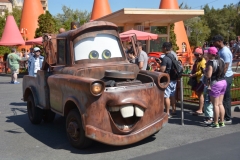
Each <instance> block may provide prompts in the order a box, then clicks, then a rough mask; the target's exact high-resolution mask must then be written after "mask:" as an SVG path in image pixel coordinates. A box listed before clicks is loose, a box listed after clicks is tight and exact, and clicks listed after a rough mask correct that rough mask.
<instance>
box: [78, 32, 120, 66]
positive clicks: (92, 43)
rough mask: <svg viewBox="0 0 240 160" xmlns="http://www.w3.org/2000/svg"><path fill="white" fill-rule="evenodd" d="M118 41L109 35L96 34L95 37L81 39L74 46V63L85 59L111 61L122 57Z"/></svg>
mask: <svg viewBox="0 0 240 160" xmlns="http://www.w3.org/2000/svg"><path fill="white" fill-rule="evenodd" d="M120 46H121V45H120V44H119V42H118V39H117V37H116V36H114V35H110V34H98V35H96V36H95V37H87V38H84V39H81V40H80V41H78V42H76V43H75V44H74V58H75V61H78V60H84V59H85V60H87V59H91V60H94V59H102V60H107V59H112V58H118V57H122V56H123V55H122V52H121V48H120Z"/></svg>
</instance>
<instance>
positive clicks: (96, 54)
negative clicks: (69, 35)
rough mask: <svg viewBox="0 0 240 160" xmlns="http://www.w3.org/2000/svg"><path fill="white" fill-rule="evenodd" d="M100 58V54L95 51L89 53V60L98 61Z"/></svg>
mask: <svg viewBox="0 0 240 160" xmlns="http://www.w3.org/2000/svg"><path fill="white" fill-rule="evenodd" d="M98 57H99V53H98V52H97V51H95V50H93V51H91V52H90V53H89V59H98Z"/></svg>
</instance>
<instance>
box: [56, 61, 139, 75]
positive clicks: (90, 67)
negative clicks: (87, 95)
mask: <svg viewBox="0 0 240 160" xmlns="http://www.w3.org/2000/svg"><path fill="white" fill-rule="evenodd" d="M106 70H117V71H130V72H134V74H135V77H136V76H137V74H138V73H139V68H138V66H137V65H136V64H132V63H126V62H115V63H106V64H85V65H84V66H83V65H74V66H72V67H59V68H55V69H54V71H55V73H57V74H70V75H75V76H81V77H89V78H95V79H102V78H103V77H104V75H105V71H106Z"/></svg>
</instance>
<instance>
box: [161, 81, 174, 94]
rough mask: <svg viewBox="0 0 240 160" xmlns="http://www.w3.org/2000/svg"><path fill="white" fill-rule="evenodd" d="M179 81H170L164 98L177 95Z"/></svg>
mask: <svg viewBox="0 0 240 160" xmlns="http://www.w3.org/2000/svg"><path fill="white" fill-rule="evenodd" d="M176 86H177V81H170V83H169V85H168V87H167V88H166V89H165V92H164V98H169V97H172V96H175V92H176Z"/></svg>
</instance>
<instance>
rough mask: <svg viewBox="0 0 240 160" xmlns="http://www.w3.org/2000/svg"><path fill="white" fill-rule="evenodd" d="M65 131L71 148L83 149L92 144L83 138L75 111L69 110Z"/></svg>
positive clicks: (81, 128)
mask: <svg viewBox="0 0 240 160" xmlns="http://www.w3.org/2000/svg"><path fill="white" fill-rule="evenodd" d="M66 131H67V137H68V140H69V141H70V143H71V145H72V146H73V147H76V148H80V149H83V148H87V147H88V146H90V145H91V144H92V140H91V139H89V138H87V137H86V136H85V131H84V129H83V127H82V120H81V117H80V114H79V112H78V110H77V109H73V110H71V111H70V112H69V114H68V115H67V119H66Z"/></svg>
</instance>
